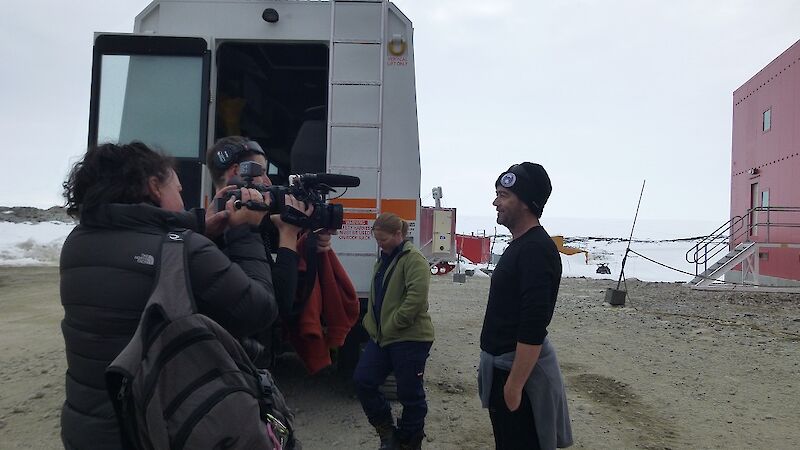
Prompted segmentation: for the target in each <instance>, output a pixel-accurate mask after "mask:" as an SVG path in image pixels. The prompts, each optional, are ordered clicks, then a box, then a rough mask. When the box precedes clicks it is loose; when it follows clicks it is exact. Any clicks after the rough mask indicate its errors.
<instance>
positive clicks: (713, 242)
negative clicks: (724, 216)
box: [686, 206, 800, 292]
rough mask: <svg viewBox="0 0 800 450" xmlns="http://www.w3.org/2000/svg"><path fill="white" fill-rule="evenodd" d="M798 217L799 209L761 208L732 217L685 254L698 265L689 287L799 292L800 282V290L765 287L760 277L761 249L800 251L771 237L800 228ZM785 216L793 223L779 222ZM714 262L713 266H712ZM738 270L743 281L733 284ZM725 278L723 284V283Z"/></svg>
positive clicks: (798, 246) (799, 285) (796, 245)
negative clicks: (778, 231) (777, 230)
mask: <svg viewBox="0 0 800 450" xmlns="http://www.w3.org/2000/svg"><path fill="white" fill-rule="evenodd" d="M798 213H800V207H768V206H760V207H756V208H752V209H750V210H749V211H747V212H746V213H745V214H744V215H742V216H734V217H732V218H731V219H730V220H729V221H728V222H726V223H724V224H723V225H722V226H720V227H719V228H717V229H716V230H714V232H712V233H711V234H709V235H708V236H706V237H704V238H702V239H700V241H699V242H698V243H697V244H695V246H694V247H692V248H691V249H689V251H688V252H686V261H688V262H690V263H693V264H695V277H694V278H693V279H692V280H691V281H690V282H689V285H690V287H691V288H692V289H704V290H711V289H733V288H736V289H739V290H754V291H775V292H800V282H798V286H766V285H764V284H763V283H762V277H761V275H760V273H759V259H760V258H759V256H760V252H759V250H760V249H762V248H800V243H799V242H774V241H773V240H771V235H770V231H771V230H772V229H773V228H783V229H785V228H800V220H797V218H798V217H800V214H798ZM786 216H794V220H788V221H785V220H780V219H781V218H784V217H786ZM776 219H777V220H776ZM794 241H797V239H794ZM735 243H736V246H735V247H734V248H733V249H731V248H730V247H731V245H733V244H735ZM720 255H721V256H720ZM716 258H718V259H716ZM711 261H714V262H713V263H711V264H709V263H710V262H711ZM737 267H738V268H739V269H741V270H740V271H739V272H740V273H741V278H740V279H737V280H735V281H734V280H732V278H733V277H731V276H730V274H731V272H732V270H734V269H735V268H737ZM723 277H724V281H723V280H720V279H721V278H723Z"/></svg>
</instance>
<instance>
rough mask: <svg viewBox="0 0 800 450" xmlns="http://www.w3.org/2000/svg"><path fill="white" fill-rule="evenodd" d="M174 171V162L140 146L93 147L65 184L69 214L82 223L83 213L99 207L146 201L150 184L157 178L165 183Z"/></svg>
mask: <svg viewBox="0 0 800 450" xmlns="http://www.w3.org/2000/svg"><path fill="white" fill-rule="evenodd" d="M174 168H175V161H174V159H172V158H171V157H169V156H166V155H163V154H161V153H158V152H156V151H153V150H151V149H150V148H149V147H148V146H147V145H145V144H143V143H141V142H131V143H130V144H127V145H117V144H101V145H98V146H96V147H92V148H90V149H89V151H87V152H86V154H85V155H84V156H83V159H82V160H81V161H78V162H77V163H75V165H73V166H72V169H71V170H70V172H69V177H68V178H67V180H66V181H65V182H64V183H63V187H64V198H65V199H66V201H67V203H66V205H65V206H66V208H67V214H69V215H70V216H72V217H75V218H77V219H80V215H81V212H84V211H90V210H92V209H93V208H95V207H97V206H99V205H104V204H108V203H141V202H144V201H147V200H149V199H150V197H149V194H148V191H147V180H148V179H149V178H150V177H152V176H155V177H157V178H158V180H159V181H162V182H164V181H166V180H167V178H168V177H169V175H170V171H171V170H173V169H174Z"/></svg>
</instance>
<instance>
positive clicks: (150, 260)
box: [133, 253, 156, 266]
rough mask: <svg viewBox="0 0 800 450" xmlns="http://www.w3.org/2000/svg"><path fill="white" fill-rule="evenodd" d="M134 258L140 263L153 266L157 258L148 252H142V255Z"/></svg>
mask: <svg viewBox="0 0 800 450" xmlns="http://www.w3.org/2000/svg"><path fill="white" fill-rule="evenodd" d="M133 260H134V261H136V262H137V263H139V264H147V265H148V266H152V265H153V264H155V263H156V259H155V258H154V257H153V255H148V254H147V253H142V254H141V255H138V256H134V257H133Z"/></svg>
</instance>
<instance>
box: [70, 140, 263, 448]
mask: <svg viewBox="0 0 800 450" xmlns="http://www.w3.org/2000/svg"><path fill="white" fill-rule="evenodd" d="M173 164H174V163H173V162H172V160H171V159H170V158H168V157H165V156H163V155H160V154H158V153H156V152H154V151H152V150H150V149H149V148H148V147H147V146H145V145H144V144H141V143H132V144H129V145H114V144H104V145H101V146H99V147H94V148H91V149H90V150H89V151H88V152H87V153H86V155H85V156H84V158H83V160H82V161H80V162H78V163H77V164H75V166H74V167H73V168H72V171H71V172H70V175H69V178H68V179H67V181H66V182H65V183H64V195H65V197H66V200H67V212H68V213H69V214H70V215H72V216H73V217H76V218H78V219H79V221H80V223H79V225H77V226H76V227H75V229H74V230H73V231H72V233H70V235H69V236H68V237H67V240H66V241H65V243H64V246H63V249H62V252H61V262H60V273H61V303H62V305H63V307H64V320H63V321H62V323H61V329H62V332H63V335H64V343H65V347H66V357H67V373H66V401H65V402H64V406H63V409H62V414H61V437H62V441H63V444H64V446H65V448H67V449H119V448H121V447H122V443H121V440H120V434H119V428H118V425H117V419H116V417H115V416H114V411H113V408H112V406H111V402H110V401H109V399H108V393H107V391H106V387H105V378H104V374H105V369H106V367H107V366H108V365H109V363H110V362H111V361H112V360H113V359H114V358H115V357H116V356H117V355H118V354H119V353H120V352H121V351H122V349H123V348H124V347H125V346H126V345H127V343H128V341H130V339H131V337H132V336H133V333H134V331H135V330H136V327H137V324H138V322H139V318H140V316H141V314H142V310H143V308H144V305H145V304H146V302H147V299H148V297H149V295H150V292H151V290H152V288H153V286H154V283H155V275H156V273H157V270H156V268H157V266H158V260H159V254H160V249H161V243H162V240H163V236H164V234H165V233H166V232H167V231H170V230H179V229H190V230H193V231H196V232H197V233H189V237H188V238H187V240H186V246H187V252H188V253H187V254H188V271H189V276H190V279H191V289H192V292H193V295H194V297H195V300H196V301H197V307H198V309H199V311H200V312H201V313H203V314H205V315H207V316H209V317H211V318H212V319H214V320H216V321H217V322H218V323H219V324H220V325H222V326H223V327H225V328H226V329H227V330H228V331H229V332H230V333H231V334H233V335H234V336H239V337H241V336H248V335H252V334H254V333H256V332H258V331H260V330H262V329H264V328H266V327H269V326H270V325H271V324H272V323H273V322H274V320H275V319H276V317H277V316H278V306H277V303H276V301H275V295H274V291H273V286H272V278H271V275H270V270H269V267H268V265H267V259H266V254H265V252H264V245H263V242H262V238H261V236H260V235H259V234H258V233H254V232H252V230H253V229H255V227H256V226H257V225H258V224H259V223H260V222H261V219H262V218H263V216H264V212H259V211H252V210H250V209H247V208H241V209H238V210H237V209H235V208H234V207H233V201H230V202H229V204H228V205H227V206H228V208H229V215H230V219H229V227H228V229H227V231H226V232H225V233H226V234H225V241H226V242H227V245H228V248H227V250H226V253H227V256H226V255H225V254H223V253H222V252H221V251H220V250H219V249H218V248H217V247H216V246H215V245H214V244H213V243H212V242H211V241H209V240H208V239H207V238H206V237H204V236H203V235H202V234H200V233H199V231H202V230H201V228H202V223H198V219H197V218H198V217H202V215H196V214H193V213H192V212H185V211H184V209H183V201H182V200H181V196H180V181H179V180H178V177H177V175H176V174H175V171H174V170H173ZM242 200H243V201H244V202H247V201H248V200H253V201H255V202H263V201H264V200H263V198H262V196H261V194H260V193H259V192H258V191H255V190H250V189H243V191H242ZM200 222H202V219H201V220H200Z"/></svg>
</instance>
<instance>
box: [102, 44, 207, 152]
mask: <svg viewBox="0 0 800 450" xmlns="http://www.w3.org/2000/svg"><path fill="white" fill-rule="evenodd" d="M101 64H102V66H101V67H102V68H101V82H100V96H99V97H100V98H99V111H98V124H97V125H98V133H97V141H98V142H130V141H132V140H139V141H142V142H144V143H145V144H147V145H150V146H152V147H154V148H157V149H159V150H162V151H164V152H166V153H168V154H170V155H172V156H174V157H178V158H197V149H198V148H199V147H200V142H199V139H200V134H201V133H200V126H201V114H202V101H201V99H200V95H201V92H202V82H203V80H202V74H203V70H202V69H203V58H202V57H201V56H160V55H103V56H102V62H101Z"/></svg>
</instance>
